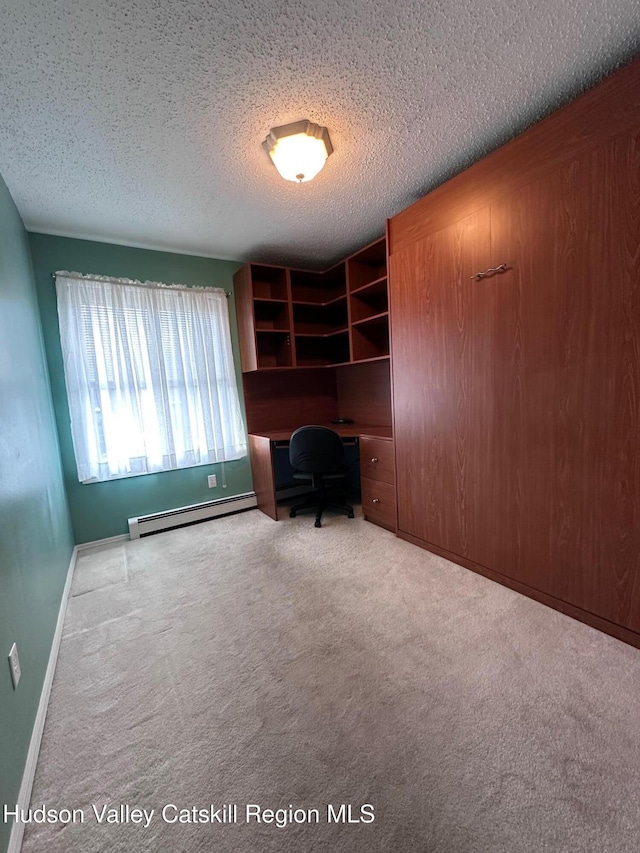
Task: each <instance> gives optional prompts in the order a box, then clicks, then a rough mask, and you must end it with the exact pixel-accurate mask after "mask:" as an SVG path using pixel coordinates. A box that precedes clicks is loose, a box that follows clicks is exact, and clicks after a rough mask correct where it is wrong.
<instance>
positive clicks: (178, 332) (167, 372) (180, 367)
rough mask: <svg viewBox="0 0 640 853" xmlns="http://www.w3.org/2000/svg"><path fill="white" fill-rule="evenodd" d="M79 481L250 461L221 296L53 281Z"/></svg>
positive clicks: (92, 280) (115, 282)
mask: <svg viewBox="0 0 640 853" xmlns="http://www.w3.org/2000/svg"><path fill="white" fill-rule="evenodd" d="M56 290H57V294H58V316H59V321H60V339H61V343H62V356H63V360H64V372H65V380H66V385H67V395H68V398H69V412H70V415H71V434H72V437H73V446H74V450H75V456H76V464H77V467H78V479H79V480H80V482H89V481H96V480H110V479H113V478H116V477H130V476H134V475H136V474H149V473H152V472H157V471H169V470H172V469H175V468H188V467H191V466H193V465H206V464H210V463H212V462H226V461H228V460H231V459H239V458H241V457H243V456H246V455H247V446H246V436H245V431H244V425H243V422H242V414H241V411H240V401H239V399H238V389H237V385H236V379H235V372H234V367H233V354H232V350H231V336H230V332H229V312H228V308H227V300H226V295H225V292H224V290H222V289H220V288H213V287H207V288H192V287H181V286H166V285H161V284H156V283H151V282H146V283H144V284H142V283H141V282H133V281H129V280H128V279H111V278H105V277H102V276H88V275H80V274H78V273H64V272H60V273H56Z"/></svg>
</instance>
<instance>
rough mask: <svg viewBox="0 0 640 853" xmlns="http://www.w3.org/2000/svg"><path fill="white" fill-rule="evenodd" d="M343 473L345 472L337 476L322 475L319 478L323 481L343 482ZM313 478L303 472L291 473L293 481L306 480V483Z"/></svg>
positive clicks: (311, 475)
mask: <svg viewBox="0 0 640 853" xmlns="http://www.w3.org/2000/svg"><path fill="white" fill-rule="evenodd" d="M345 473H346V472H345V471H340V472H339V473H337V474H322V475H321V476H322V479H323V480H343V479H344V475H345ZM313 477H314V475H313V474H307V473H306V472H304V471H294V473H293V479H294V480H307V481H308V482H312V481H313Z"/></svg>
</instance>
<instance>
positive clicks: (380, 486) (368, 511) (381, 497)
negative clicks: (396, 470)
mask: <svg viewBox="0 0 640 853" xmlns="http://www.w3.org/2000/svg"><path fill="white" fill-rule="evenodd" d="M360 483H361V487H362V514H363V515H364V517H365V518H366V520H367V521H372V522H373V523H374V524H379V525H380V526H381V527H387V528H388V529H389V530H394V531H395V529H396V487H395V486H393V485H391V484H390V483H382V482H380V480H369V479H368V478H367V477H362V478H361V480H360Z"/></svg>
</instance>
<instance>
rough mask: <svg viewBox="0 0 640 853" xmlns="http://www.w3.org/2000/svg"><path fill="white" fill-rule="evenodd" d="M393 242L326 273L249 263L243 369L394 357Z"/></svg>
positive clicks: (242, 280)
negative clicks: (389, 275) (388, 258)
mask: <svg viewBox="0 0 640 853" xmlns="http://www.w3.org/2000/svg"><path fill="white" fill-rule="evenodd" d="M386 276H387V264H386V240H385V238H384V237H383V238H381V239H380V240H376V242H375V243H372V244H371V245H369V246H367V247H366V248H364V249H362V250H361V251H359V252H356V253H355V254H354V255H352V256H351V257H349V258H347V259H346V260H345V261H342V262H341V263H339V264H336V265H335V266H333V267H331V268H330V269H328V270H326V271H325V272H313V271H309V270H299V269H289V268H287V267H275V266H269V265H267V264H246V265H245V266H244V267H243V268H242V269H241V270H239V271H238V273H236V276H235V277H234V281H235V286H236V299H237V309H238V325H239V329H240V351H241V356H242V370H243V371H244V372H247V371H253V370H276V369H287V368H294V367H325V366H335V365H344V364H352V363H354V362H359V361H371V360H376V359H384V358H389V319H388V314H389V302H388V294H387V277H386Z"/></svg>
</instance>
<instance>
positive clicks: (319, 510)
mask: <svg viewBox="0 0 640 853" xmlns="http://www.w3.org/2000/svg"><path fill="white" fill-rule="evenodd" d="M305 509H315V510H316V520H315V524H314V526H315V527H322V515H323V513H324V511H325V509H337V510H340V512H346V514H347V518H354V514H353V507H352V506H350V505H349V504H347V503H338V502H336V501H330V500H328V498H327V496H326V494H324V495H323V494H322V493H320V494H318V492H315V493H314V494H312V495H310V496H309V497H308V498H307V500H306V501H302V503H299V504H296V505H295V506H292V507H291V509H290V510H289V518H295V517H296V515H297V514H298V513H299V512H300V511H301V510H305Z"/></svg>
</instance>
